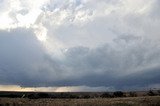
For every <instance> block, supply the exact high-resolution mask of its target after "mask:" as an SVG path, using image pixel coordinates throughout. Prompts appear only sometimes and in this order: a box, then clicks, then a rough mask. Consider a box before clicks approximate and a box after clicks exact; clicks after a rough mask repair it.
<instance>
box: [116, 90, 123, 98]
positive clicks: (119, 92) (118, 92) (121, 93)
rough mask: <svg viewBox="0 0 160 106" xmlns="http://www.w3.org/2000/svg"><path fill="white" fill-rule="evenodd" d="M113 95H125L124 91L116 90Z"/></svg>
mask: <svg viewBox="0 0 160 106" xmlns="http://www.w3.org/2000/svg"><path fill="white" fill-rule="evenodd" d="M113 96H114V97H124V93H123V92H121V91H116V92H114V93H113Z"/></svg>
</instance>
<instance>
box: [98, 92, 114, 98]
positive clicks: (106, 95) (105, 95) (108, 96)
mask: <svg viewBox="0 0 160 106" xmlns="http://www.w3.org/2000/svg"><path fill="white" fill-rule="evenodd" d="M100 97H102V98H111V97H112V95H111V94H110V93H108V92H105V93H103V94H102V95H101V96H100Z"/></svg>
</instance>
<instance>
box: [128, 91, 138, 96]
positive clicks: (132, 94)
mask: <svg viewBox="0 0 160 106" xmlns="http://www.w3.org/2000/svg"><path fill="white" fill-rule="evenodd" d="M129 96H130V97H136V96H137V94H136V92H129Z"/></svg>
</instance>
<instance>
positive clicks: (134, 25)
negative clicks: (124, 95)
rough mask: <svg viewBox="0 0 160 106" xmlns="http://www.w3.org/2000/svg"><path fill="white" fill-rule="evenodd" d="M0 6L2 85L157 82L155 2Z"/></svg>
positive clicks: (159, 21)
mask: <svg viewBox="0 0 160 106" xmlns="http://www.w3.org/2000/svg"><path fill="white" fill-rule="evenodd" d="M0 2H1V4H0V5H1V6H0V14H1V15H0V22H2V24H1V25H0V29H1V30H0V84H12V85H13V84H15V85H20V86H92V87H100V86H106V87H112V88H115V89H136V88H141V87H148V86H151V85H158V84H159V83H160V79H159V77H160V72H159V69H160V67H159V66H160V43H159V40H160V37H159V34H160V32H159V27H160V17H159V16H160V14H159V13H158V10H159V5H158V4H159V3H160V2H159V1H158V0H150V1H147V2H146V1H145V0H134V1H130V0H98V1H97V0H64V1H61V2H60V1H58V0H50V1H49V0H45V1H44V0H35V1H34V2H33V1H30V0H29V1H28V0H27V1H25V0H24V1H21V0H15V1H12V0H5V1H3V0H2V1H0ZM86 88H87V87H86Z"/></svg>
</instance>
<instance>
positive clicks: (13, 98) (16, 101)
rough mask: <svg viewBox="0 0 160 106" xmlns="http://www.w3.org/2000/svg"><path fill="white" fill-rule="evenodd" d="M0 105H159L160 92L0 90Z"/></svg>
mask: <svg viewBox="0 0 160 106" xmlns="http://www.w3.org/2000/svg"><path fill="white" fill-rule="evenodd" d="M0 106H160V92H159V90H157V91H151V90H150V91H138V92H121V91H116V92H65V93H64V92H61V93H55V92H0Z"/></svg>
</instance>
